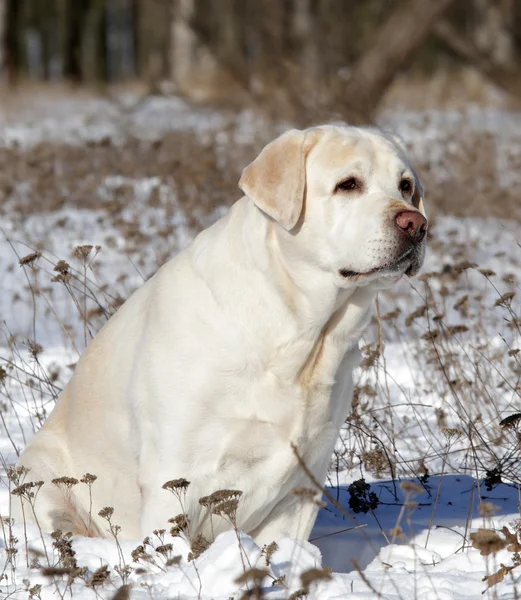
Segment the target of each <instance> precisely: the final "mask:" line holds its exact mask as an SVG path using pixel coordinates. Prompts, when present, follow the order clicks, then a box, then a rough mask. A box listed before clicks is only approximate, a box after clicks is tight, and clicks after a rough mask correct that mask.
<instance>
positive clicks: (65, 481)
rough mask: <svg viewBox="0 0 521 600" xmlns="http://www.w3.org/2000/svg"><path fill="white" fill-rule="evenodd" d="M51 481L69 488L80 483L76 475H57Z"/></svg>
mask: <svg viewBox="0 0 521 600" xmlns="http://www.w3.org/2000/svg"><path fill="white" fill-rule="evenodd" d="M51 482H52V483H54V485H57V486H63V487H64V488H67V489H69V490H71V489H72V488H73V487H74V486H75V485H77V484H78V483H79V482H78V480H77V479H76V478H75V477H56V478H55V479H52V480H51Z"/></svg>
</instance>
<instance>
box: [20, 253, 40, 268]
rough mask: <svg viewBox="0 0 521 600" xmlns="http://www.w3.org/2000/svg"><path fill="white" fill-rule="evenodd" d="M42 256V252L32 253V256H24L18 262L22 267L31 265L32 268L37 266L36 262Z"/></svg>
mask: <svg viewBox="0 0 521 600" xmlns="http://www.w3.org/2000/svg"><path fill="white" fill-rule="evenodd" d="M41 255H42V253H41V252H31V253H30V254H27V255H26V256H23V257H22V258H21V259H20V260H19V261H18V262H19V264H20V266H21V267H23V266H25V265H29V266H31V267H32V266H34V265H35V263H36V261H37V260H38V259H39V258H40V257H41Z"/></svg>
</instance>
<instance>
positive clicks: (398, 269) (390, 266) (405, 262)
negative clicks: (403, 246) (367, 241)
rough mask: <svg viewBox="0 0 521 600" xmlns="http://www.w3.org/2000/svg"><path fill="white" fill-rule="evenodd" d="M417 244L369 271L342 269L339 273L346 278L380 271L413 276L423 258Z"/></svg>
mask: <svg viewBox="0 0 521 600" xmlns="http://www.w3.org/2000/svg"><path fill="white" fill-rule="evenodd" d="M418 250H419V249H418V247H417V246H410V247H409V248H407V250H406V251H405V252H403V253H402V254H401V255H400V256H399V257H398V258H396V259H395V260H393V261H392V262H388V263H385V264H383V265H380V266H379V267H375V268H374V269H370V270H369V271H364V272H358V271H350V270H349V269H340V270H339V274H340V275H341V276H342V277H343V278H344V279H351V280H355V281H356V280H358V279H360V278H362V277H367V276H369V275H376V274H378V273H381V274H385V275H397V274H399V273H401V274H405V275H407V276H408V277H413V276H414V275H416V273H417V272H418V271H419V270H420V267H421V265H422V260H421V257H420V252H419V251H418Z"/></svg>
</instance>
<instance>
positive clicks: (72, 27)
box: [14, 0, 85, 83]
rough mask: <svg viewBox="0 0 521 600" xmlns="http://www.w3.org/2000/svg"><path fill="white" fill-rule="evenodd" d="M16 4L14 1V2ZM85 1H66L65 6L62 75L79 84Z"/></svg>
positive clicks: (80, 78)
mask: <svg viewBox="0 0 521 600" xmlns="http://www.w3.org/2000/svg"><path fill="white" fill-rule="evenodd" d="M14 1H15V2H16V0H14ZM84 8H85V0H67V2H66V6H65V12H66V15H65V38H64V50H63V61H64V64H63V75H64V77H66V78H67V79H70V80H71V81H74V82H76V83H79V82H80V81H81V80H82V71H81V23H82V17H83V13H84Z"/></svg>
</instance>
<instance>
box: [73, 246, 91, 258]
mask: <svg viewBox="0 0 521 600" xmlns="http://www.w3.org/2000/svg"><path fill="white" fill-rule="evenodd" d="M92 248H93V246H92V245H90V244H85V245H84V246H76V247H75V248H74V250H73V255H74V256H75V257H76V258H79V259H80V260H85V259H86V258H87V257H88V256H89V254H90V253H91V250H92Z"/></svg>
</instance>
